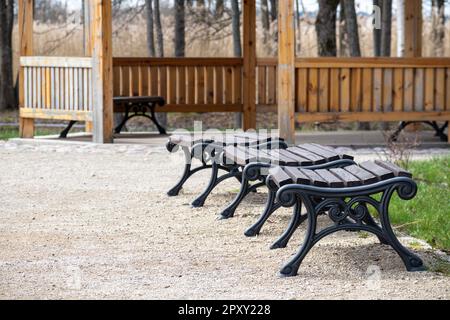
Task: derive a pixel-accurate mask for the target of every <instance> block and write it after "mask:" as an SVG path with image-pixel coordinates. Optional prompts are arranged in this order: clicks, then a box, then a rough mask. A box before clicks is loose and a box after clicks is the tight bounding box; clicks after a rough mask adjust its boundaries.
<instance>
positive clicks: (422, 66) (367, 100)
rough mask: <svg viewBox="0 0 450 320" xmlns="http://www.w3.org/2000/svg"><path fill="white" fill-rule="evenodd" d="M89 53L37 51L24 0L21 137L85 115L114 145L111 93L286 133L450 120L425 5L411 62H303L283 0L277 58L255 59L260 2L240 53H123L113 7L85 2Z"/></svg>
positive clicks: (445, 64)
mask: <svg viewBox="0 0 450 320" xmlns="http://www.w3.org/2000/svg"><path fill="white" fill-rule="evenodd" d="M85 1H88V3H87V5H85V8H86V9H85V10H86V12H85V14H84V16H85V30H86V34H85V48H86V50H85V51H86V52H85V55H86V57H39V56H33V0H19V33H20V56H21V57H20V80H19V81H20V82H19V84H20V90H19V92H20V94H19V98H20V99H19V102H20V126H21V129H20V134H21V137H23V138H32V137H33V136H34V121H35V119H56V120H67V121H74V120H76V121H83V122H86V123H87V127H88V128H89V130H91V132H92V134H93V141H94V142H96V143H112V142H113V97H114V96H142V95H145V96H147V95H150V96H155V95H157V96H162V97H165V98H166V100H167V103H168V104H167V106H166V107H165V108H163V109H161V111H162V112H242V113H243V129H245V130H247V129H253V128H255V127H256V113H257V112H261V111H264V110H272V111H278V117H279V128H280V132H281V135H282V136H283V137H285V138H286V139H287V140H288V141H290V142H293V141H294V137H295V123H296V121H298V122H300V123H301V122H316V121H368V122H370V121H424V120H429V121H449V120H450V94H449V93H450V58H421V52H422V1H421V0H408V1H404V3H405V13H406V14H405V20H404V21H402V23H404V27H405V30H406V32H405V35H406V38H405V39H404V40H405V45H406V53H405V57H404V58H306V59H304V58H296V56H295V30H294V25H295V24H294V0H283V1H279V19H278V22H279V51H278V52H279V56H278V58H258V57H257V56H256V3H255V0H243V4H242V8H243V30H244V31H243V47H244V50H243V51H244V52H243V57H242V58H116V57H113V55H112V12H111V10H112V5H111V1H109V0H85Z"/></svg>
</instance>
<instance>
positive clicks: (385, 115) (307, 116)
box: [298, 111, 450, 122]
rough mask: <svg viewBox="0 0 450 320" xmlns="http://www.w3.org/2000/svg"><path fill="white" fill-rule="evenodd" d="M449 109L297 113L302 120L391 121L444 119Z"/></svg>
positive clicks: (448, 113) (449, 115)
mask: <svg viewBox="0 0 450 320" xmlns="http://www.w3.org/2000/svg"><path fill="white" fill-rule="evenodd" d="M449 117H450V111H445V112H442V111H441V112H439V111H436V112H435V111H429V112H427V111H422V112H355V113H343V112H339V113H335V112H328V113H315V114H311V113H299V114H298V119H299V121H303V122H336V121H342V122H355V121H362V122H393V121H446V119H449Z"/></svg>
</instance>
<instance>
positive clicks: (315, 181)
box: [300, 169, 328, 187]
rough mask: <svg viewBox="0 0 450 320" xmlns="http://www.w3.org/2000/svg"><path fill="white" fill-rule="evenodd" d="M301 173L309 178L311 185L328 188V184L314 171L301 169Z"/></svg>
mask: <svg viewBox="0 0 450 320" xmlns="http://www.w3.org/2000/svg"><path fill="white" fill-rule="evenodd" d="M300 171H301V172H302V173H303V174H304V175H305V176H307V177H309V179H310V181H311V184H312V185H313V186H316V187H328V183H327V182H326V181H325V179H323V178H322V177H321V176H319V175H318V174H317V173H316V172H314V171H313V170H307V169H300Z"/></svg>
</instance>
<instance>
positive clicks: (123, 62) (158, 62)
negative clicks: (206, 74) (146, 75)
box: [113, 57, 276, 67]
mask: <svg viewBox="0 0 450 320" xmlns="http://www.w3.org/2000/svg"><path fill="white" fill-rule="evenodd" d="M272 60H273V61H274V62H275V63H276V60H274V59H272ZM113 64H114V66H147V67H160V66H165V67H169V66H174V67H179V66H187V67H196V66H203V67H207V66H210V67H214V66H217V65H222V66H232V67H238V66H242V65H243V58H221V57H213V58H207V57H199V58H186V57H183V58H180V57H174V58H142V57H114V59H113Z"/></svg>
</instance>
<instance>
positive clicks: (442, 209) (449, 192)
mask: <svg viewBox="0 0 450 320" xmlns="http://www.w3.org/2000/svg"><path fill="white" fill-rule="evenodd" d="M409 170H410V171H411V172H412V173H413V174H414V179H415V180H416V181H417V182H418V186H419V191H418V194H417V197H416V198H415V199H413V200H411V201H403V200H401V199H399V198H398V197H395V198H394V199H393V202H392V204H391V206H390V215H391V221H392V223H393V224H395V225H396V226H397V229H398V230H400V231H406V232H407V233H409V234H410V235H412V236H414V237H417V238H420V239H423V240H425V241H427V242H428V243H429V244H430V245H432V246H433V247H434V248H438V249H441V250H444V251H446V252H450V157H444V158H438V159H434V160H431V161H420V162H412V163H411V165H410V168H409Z"/></svg>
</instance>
